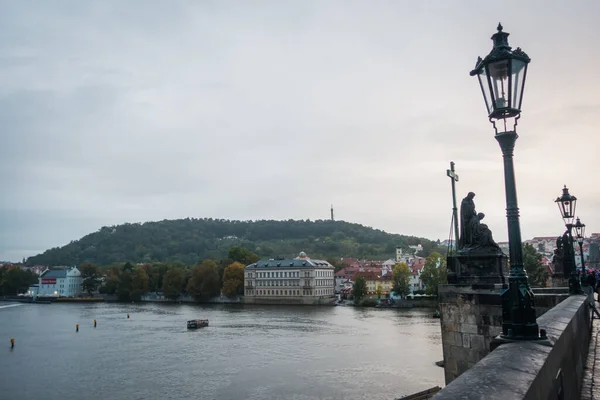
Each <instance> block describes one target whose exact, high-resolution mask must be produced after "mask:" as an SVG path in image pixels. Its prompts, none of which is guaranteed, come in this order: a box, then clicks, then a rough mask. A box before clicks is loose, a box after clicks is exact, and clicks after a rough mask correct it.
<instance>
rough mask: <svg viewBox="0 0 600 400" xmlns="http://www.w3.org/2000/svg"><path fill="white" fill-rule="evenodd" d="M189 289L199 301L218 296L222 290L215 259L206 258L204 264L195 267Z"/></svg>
mask: <svg viewBox="0 0 600 400" xmlns="http://www.w3.org/2000/svg"><path fill="white" fill-rule="evenodd" d="M242 284H243V280H242ZM187 291H188V293H190V294H191V295H192V296H194V298H195V299H196V300H197V301H204V300H208V299H210V298H211V297H214V296H217V295H218V294H219V292H220V291H221V284H220V282H219V272H218V269H217V263H216V262H214V261H213V260H204V261H203V262H202V264H200V265H198V266H196V267H194V269H193V271H192V276H191V278H190V280H189V282H188V284H187Z"/></svg>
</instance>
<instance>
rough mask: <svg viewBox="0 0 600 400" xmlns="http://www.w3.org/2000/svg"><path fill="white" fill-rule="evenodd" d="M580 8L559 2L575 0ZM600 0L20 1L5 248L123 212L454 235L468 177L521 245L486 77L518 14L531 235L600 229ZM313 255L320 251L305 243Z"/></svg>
mask: <svg viewBox="0 0 600 400" xmlns="http://www.w3.org/2000/svg"><path fill="white" fill-rule="evenodd" d="M559 3H560V4H559ZM599 15H600V2H598V1H596V0H589V1H571V2H558V1H552V2H549V1H527V2H522V1H503V2H483V1H452V2H450V1H445V0H440V1H366V0H364V1H350V0H343V1H342V0H339V1H335V0H314V1H309V0H295V1H284V0H271V1H250V0H239V1H226V0H219V1H201V0H198V1H172V0H169V1H167V0H162V1H148V0H146V1H141V0H139V1H133V0H130V1H125V0H115V1H81V0H73V1H48V0H43V1H23V0H14V1H6V0H5V1H2V2H1V5H0V126H1V134H0V171H1V175H0V184H1V193H2V196H1V201H0V260H3V259H4V260H13V261H16V260H20V259H21V258H22V257H27V256H31V255H34V254H37V253H38V252H42V251H44V250H46V249H47V248H50V247H54V246H61V245H64V244H66V243H68V242H69V241H70V240H74V239H78V238H80V237H82V236H83V235H85V234H87V233H90V232H93V231H95V230H97V229H99V228H100V227H102V226H105V225H115V224H121V223H124V222H143V221H154V220H161V219H165V218H167V219H174V218H185V217H213V218H228V219H242V220H247V219H288V218H293V219H312V220H314V219H325V218H328V217H329V207H330V204H332V203H333V205H334V208H335V214H336V218H337V219H341V220H345V221H350V222H357V223H361V224H364V225H368V226H372V227H375V228H379V229H383V230H386V231H388V232H394V233H402V234H409V235H417V236H424V237H428V238H431V239H438V238H439V239H441V240H443V239H445V238H447V237H448V233H449V229H450V217H451V194H450V181H449V179H448V178H447V177H446V169H447V168H448V164H449V162H450V160H454V161H455V162H456V168H457V171H458V174H459V175H460V181H459V182H458V185H457V190H458V197H459V201H460V199H461V198H462V197H464V196H465V195H466V193H467V192H468V191H474V192H475V193H476V194H477V197H476V198H475V204H476V206H477V210H478V211H482V212H485V214H486V222H487V223H488V225H489V226H490V228H491V229H492V231H493V233H494V237H495V239H496V240H498V241H503V240H506V239H507V234H506V219H505V200H504V183H503V182H504V181H503V179H504V178H503V169H502V157H501V153H500V148H499V146H498V144H497V142H496V141H495V140H494V137H493V134H494V131H493V129H492V126H491V124H490V123H489V122H488V120H487V115H486V111H485V107H484V103H483V99H482V95H481V92H480V89H479V85H478V83H477V81H476V78H473V77H470V76H469V71H470V70H471V69H472V68H473V66H474V65H475V61H476V59H477V56H485V55H486V54H487V53H488V52H489V51H490V49H491V46H492V41H491V40H490V36H491V35H492V34H493V33H494V32H495V29H496V25H497V24H498V22H499V21H501V22H502V24H503V25H504V30H505V31H506V32H509V33H510V34H511V35H510V37H509V40H510V44H511V45H512V46H513V47H522V48H523V50H525V51H526V52H527V53H528V54H529V55H530V56H531V58H532V62H531V64H530V68H529V74H528V77H527V85H526V87H525V95H524V100H523V113H522V117H521V119H520V121H519V126H518V133H519V135H520V138H519V140H518V141H517V146H516V151H515V166H516V173H517V189H518V195H519V202H520V203H519V205H520V208H521V226H522V234H523V238H531V237H533V236H542V235H543V236H546V235H548V236H549V235H556V234H559V233H561V232H562V230H563V225H562V220H561V218H560V216H559V214H558V210H557V207H556V205H555V204H554V203H553V200H554V199H555V198H556V197H557V196H558V195H560V193H561V188H562V186H563V184H567V185H568V187H569V188H570V190H571V193H572V194H574V195H576V196H577V197H578V198H579V204H578V210H579V212H578V214H579V215H580V216H581V219H582V221H583V222H584V223H586V224H587V226H588V232H597V231H600V215H599V214H598V213H597V210H598V209H599V208H600V184H599V181H598V178H597V175H596V168H597V165H598V163H597V156H598V154H599V153H600V129H599V128H600V122H599V121H600V118H599V116H600V98H599V93H600V79H598V64H599V62H600V44H599V39H600V24H599V23H598V16H599ZM299 250H300V249H299Z"/></svg>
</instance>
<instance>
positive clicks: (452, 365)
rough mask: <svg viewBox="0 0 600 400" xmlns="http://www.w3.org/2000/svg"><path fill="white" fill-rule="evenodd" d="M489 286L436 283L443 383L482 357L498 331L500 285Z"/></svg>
mask: <svg viewBox="0 0 600 400" xmlns="http://www.w3.org/2000/svg"><path fill="white" fill-rule="evenodd" d="M491 286H492V287H491V288H487V289H485V288H473V286H472V285H469V284H465V285H440V286H439V290H438V299H439V305H440V313H441V318H440V323H441V327H442V348H443V352H444V375H445V378H446V385H447V384H449V383H450V382H452V381H453V380H454V379H455V378H457V377H458V376H459V375H460V374H462V373H463V372H465V371H466V370H468V369H469V368H471V367H472V366H473V365H475V363H477V362H478V361H479V360H481V359H482V358H483V357H485V356H486V355H487V354H488V353H489V352H490V343H491V341H492V339H494V338H495V337H496V336H497V335H499V334H500V333H501V332H502V305H501V300H500V290H501V289H502V285H501V284H496V285H491Z"/></svg>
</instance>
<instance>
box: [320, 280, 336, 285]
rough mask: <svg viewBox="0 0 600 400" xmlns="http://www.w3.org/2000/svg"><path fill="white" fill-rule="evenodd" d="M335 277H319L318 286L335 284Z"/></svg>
mask: <svg viewBox="0 0 600 400" xmlns="http://www.w3.org/2000/svg"><path fill="white" fill-rule="evenodd" d="M333 285H334V282H333V279H317V286H333Z"/></svg>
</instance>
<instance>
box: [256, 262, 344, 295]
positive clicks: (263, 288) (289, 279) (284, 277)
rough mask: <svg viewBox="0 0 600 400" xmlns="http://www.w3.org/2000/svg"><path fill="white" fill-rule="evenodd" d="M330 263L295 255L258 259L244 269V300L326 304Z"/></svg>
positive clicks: (331, 278) (330, 288) (330, 287)
mask: <svg viewBox="0 0 600 400" xmlns="http://www.w3.org/2000/svg"><path fill="white" fill-rule="evenodd" d="M333 270H334V268H333V265H331V264H329V263H328V262H327V261H323V260H313V259H311V258H309V257H308V256H307V255H306V253H304V252H301V253H300V254H299V255H298V257H296V258H293V259H283V260H273V259H271V260H268V261H258V262H256V263H254V264H250V265H247V266H246V268H245V271H244V294H245V299H244V301H245V302H247V303H272V302H275V303H280V304H286V303H289V304H327V303H330V302H331V301H332V299H333V296H334V293H333V289H334V285H335V282H334V280H335V277H334V275H333Z"/></svg>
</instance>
